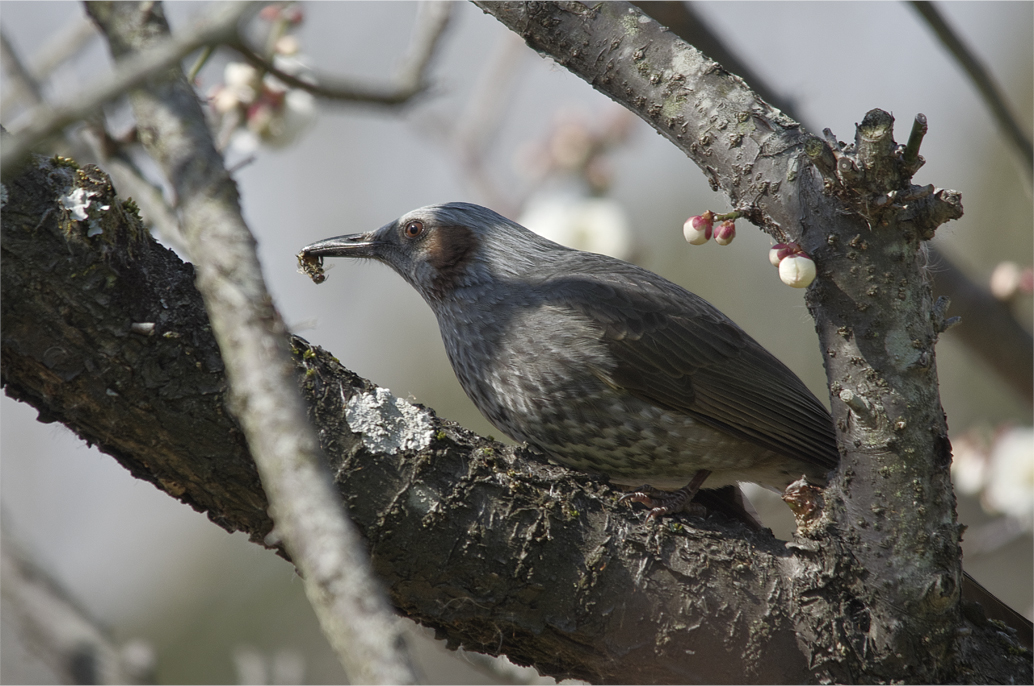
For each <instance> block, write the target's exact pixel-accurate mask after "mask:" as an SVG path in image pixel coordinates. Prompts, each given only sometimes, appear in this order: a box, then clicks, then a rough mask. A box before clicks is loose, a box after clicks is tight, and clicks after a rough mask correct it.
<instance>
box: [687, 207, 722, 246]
mask: <svg viewBox="0 0 1034 686" xmlns="http://www.w3.org/2000/svg"><path fill="white" fill-rule="evenodd" d="M713 221H714V213H713V212H711V211H710V210H708V211H707V212H704V213H703V214H701V215H697V216H695V217H690V218H689V219H687V220H686V223H685V224H683V225H682V235H683V236H685V237H686V241H687V242H688V243H689V244H690V245H703V244H704V243H706V242H707V241H709V240H711V230H712V222H713Z"/></svg>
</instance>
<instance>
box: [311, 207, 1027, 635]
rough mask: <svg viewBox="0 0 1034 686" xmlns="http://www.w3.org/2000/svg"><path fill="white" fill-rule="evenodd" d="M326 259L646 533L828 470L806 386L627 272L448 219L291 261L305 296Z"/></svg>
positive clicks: (678, 294) (967, 593)
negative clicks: (398, 280)
mask: <svg viewBox="0 0 1034 686" xmlns="http://www.w3.org/2000/svg"><path fill="white" fill-rule="evenodd" d="M325 257H350V258H363V259H373V260H376V261H379V262H383V263H385V264H387V265H388V266H390V267H391V268H392V269H394V270H395V271H396V272H397V273H398V274H399V275H400V276H402V278H403V279H405V280H406V281H407V282H408V283H409V284H410V285H411V286H413V287H414V288H415V289H416V290H417V292H419V293H420V295H421V296H423V298H424V300H425V301H426V302H427V304H428V305H429V306H430V307H431V310H432V311H433V312H434V315H435V317H436V318H437V320H438V326H439V329H440V331H441V335H442V341H443V342H444V344H445V350H446V352H447V354H448V356H449V361H450V362H451V363H452V367H453V370H454V371H455V372H456V376H457V378H458V379H459V382H460V385H461V386H462V387H463V390H464V391H465V392H466V394H467V395H468V396H469V397H470V399H471V400H472V401H473V402H474V405H476V406H477V408H478V409H479V410H480V411H481V413H482V414H484V415H485V417H486V418H487V419H488V420H489V421H490V422H491V423H492V424H493V425H494V426H496V427H497V428H498V429H499V430H500V431H502V432H503V433H505V434H506V435H508V436H510V437H511V438H512V439H514V440H516V441H520V442H526V443H527V444H529V445H531V446H533V447H534V448H536V449H537V450H538V451H540V452H541V453H543V454H544V455H545V456H546V457H547V458H549V459H551V460H553V461H555V462H557V463H559V464H562V465H566V466H568V467H571V468H573V469H576V470H580V471H584V472H591V473H596V474H602V475H604V476H607V477H608V478H609V479H610V481H611V482H613V483H616V484H618V485H621V486H633V484H637V483H639V484H641V485H638V486H633V489H632V490H631V491H630V492H628V493H626V494H625V496H623V498H622V499H625V500H629V501H631V502H639V503H642V504H644V505H646V506H647V507H649V508H650V511H649V514H648V515H647V517H648V519H656V518H659V517H662V516H664V515H668V514H672V513H676V512H681V511H685V510H687V509H690V506H691V505H692V504H693V502H692V501H693V498H694V497H695V496H696V495H697V492H698V491H699V490H700V489H701V488H704V489H705V490H704V493H707V492H714V493H719V492H720V491H722V490H724V491H726V495H727V494H728V489H730V488H732V489H735V485H736V484H737V483H739V482H744V481H746V482H753V483H757V484H760V485H762V486H766V487H768V488H770V489H772V490H776V491H779V490H783V489H785V488H786V487H787V486H788V485H790V484H791V483H793V482H795V481H797V480H798V479H800V478H801V477H803V478H804V480H805V481H806V482H807V483H810V484H813V485H816V486H820V487H821V486H825V485H826V484H827V482H828V480H829V478H830V476H831V474H832V472H833V470H835V469H836V468H837V466H838V463H839V458H840V455H839V451H838V448H837V442H836V432H835V429H834V425H833V420H832V416H831V415H830V413H829V411H828V410H826V408H825V407H824V406H823V405H822V403H821V402H819V400H818V399H817V398H816V397H815V396H814V394H812V393H811V391H809V390H808V388H807V387H806V386H805V385H804V383H803V382H802V381H801V380H800V379H799V378H798V377H797V376H796V375H795V374H794V373H793V372H792V371H790V369H789V368H787V367H786V365H784V364H783V363H782V362H780V361H779V360H778V359H777V358H776V357H775V356H774V355H772V354H771V353H770V352H768V351H767V350H765V348H763V347H762V346H761V345H760V344H759V343H758V342H757V341H755V340H754V339H753V338H751V337H750V336H749V335H747V333H746V332H744V331H743V330H742V329H741V328H740V327H739V326H737V325H736V324H734V323H733V322H732V320H730V319H729V318H728V317H726V316H725V315H724V314H722V313H721V312H720V311H719V310H718V309H717V308H716V307H714V306H713V305H711V304H710V303H708V302H707V301H706V300H704V299H703V298H701V297H700V296H698V295H696V294H694V293H691V292H690V291H688V290H686V289H685V288H683V287H681V286H679V285H677V284H675V283H673V282H671V281H669V280H667V279H665V278H663V277H661V276H659V275H657V274H655V273H653V272H651V271H648V270H646V269H643V268H642V267H638V266H636V265H633V264H630V263H628V262H624V261H622V260H618V259H616V258H613V257H608V256H605V255H598V254H595V253H589V252H583V251H580V250H574V249H571V248H567V247H565V246H562V245H560V244H558V243H554V242H553V241H550V240H548V239H546V238H543V237H542V236H539V235H538V234H536V233H534V232H532V231H530V230H528V229H526V228H524V227H523V226H521V225H520V224H517V223H516V222H513V221H511V220H509V219H507V218H505V217H503V216H502V215H500V214H497V213H496V212H494V211H492V210H490V209H487V208H485V207H481V206H479V205H474V204H470V203H462V202H453V203H447V204H442V205H429V206H427V207H422V208H419V209H416V210H413V211H411V212H408V213H407V214H404V215H402V216H401V217H399V218H398V219H396V220H395V221H393V222H390V223H388V224H385V225H384V226H382V227H381V228H380V229H377V230H376V231H372V232H369V233H358V234H349V235H344V236H336V237H334V238H327V239H325V240H322V241H318V242H316V243H313V244H311V245H308V246H306V247H305V248H303V249H302V250H301V252H300V253H299V254H298V260H299V264H300V266H301V269H302V271H303V272H304V273H306V274H308V275H309V276H310V277H312V278H313V280H314V281H316V282H317V283H321V282H322V281H323V280H324V278H325V277H324V275H323V271H322V260H323V258H325ZM713 489H719V490H718V491H713ZM735 493H736V494H738V493H739V491H738V490H736V491H735ZM721 500H722V499H721V498H714V499H710V500H709V501H708V502H709V503H710V504H720V503H721ZM740 503H742V501H738V500H737V497H736V496H733V497H732V501H731V504H732V505H733V509H735V505H736V504H740ZM740 512H741V513H743V510H740ZM746 515H747V517H748V518H749V517H750V514H749V511H747V512H746ZM735 516H742V514H739V515H735ZM748 523H749V521H748ZM752 528H753V527H752ZM962 597H963V600H964V601H965V602H970V603H971V602H976V603H978V604H979V605H980V606H981V607H982V608H983V610H984V612H985V613H986V616H987V617H988V618H992V619H997V620H1000V621H1003V622H1005V623H1006V624H1007V625H1008V626H1010V627H1012V628H1013V629H1015V630H1016V631H1017V636H1018V638H1019V640H1020V641H1021V642H1022V643H1023V645H1025V646H1027V648H1028V649H1030V647H1031V646H1032V644H1034V625H1032V624H1031V621H1030V620H1029V619H1027V618H1026V617H1024V616H1023V615H1021V614H1019V613H1018V612H1016V611H1015V610H1013V609H1012V608H1011V607H1009V606H1008V605H1007V604H1005V603H1004V602H1002V601H1001V600H999V599H998V598H996V597H995V596H994V595H992V594H991V593H990V592H989V591H987V590H986V589H985V588H983V586H981V585H980V584H979V583H977V581H976V580H974V579H973V577H971V576H970V575H969V574H967V573H963V584H962Z"/></svg>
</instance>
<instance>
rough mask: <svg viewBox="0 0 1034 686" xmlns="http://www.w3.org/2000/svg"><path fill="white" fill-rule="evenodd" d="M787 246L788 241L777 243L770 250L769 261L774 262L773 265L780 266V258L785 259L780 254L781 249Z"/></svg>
mask: <svg viewBox="0 0 1034 686" xmlns="http://www.w3.org/2000/svg"><path fill="white" fill-rule="evenodd" d="M785 248H786V243H776V244H775V245H773V246H772V247H771V248H770V249H769V251H768V261H769V262H771V263H772V266H773V267H778V266H779V260H781V259H783V258H782V257H780V256H779V251H780V250H784V249H785Z"/></svg>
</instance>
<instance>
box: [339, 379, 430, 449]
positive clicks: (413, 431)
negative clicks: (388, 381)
mask: <svg viewBox="0 0 1034 686" xmlns="http://www.w3.org/2000/svg"><path fill="white" fill-rule="evenodd" d="M345 419H346V420H347V421H348V425H349V426H350V427H351V428H352V431H354V432H356V433H359V434H362V437H363V446H364V447H366V449H367V450H369V451H371V452H375V453H388V454H389V455H393V454H395V453H397V452H398V451H399V450H423V449H424V448H426V447H428V446H429V445H431V441H432V439H433V438H434V430H433V423H432V421H431V415H430V413H429V412H428V411H427V410H425V409H423V408H420V407H417V406H416V405H413V404H412V403H409V402H406V401H405V400H403V399H402V398H396V397H395V396H394V395H392V394H391V391H389V390H388V389H386V388H377V389H376V390H374V391H373V392H372V393H357V394H356V395H354V396H352V397H351V398H350V399H349V401H348V404H347V405H346V406H345Z"/></svg>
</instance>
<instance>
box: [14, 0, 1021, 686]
mask: <svg viewBox="0 0 1034 686" xmlns="http://www.w3.org/2000/svg"><path fill="white" fill-rule="evenodd" d="M486 6H488V5H487V4H486ZM489 9H490V11H492V12H493V13H494V14H496V15H497V16H498V17H499V18H500V19H501V20H502V21H504V23H506V24H507V25H509V26H511V27H512V28H514V30H517V31H519V32H520V33H521V34H522V35H523V36H525V38H526V40H528V42H529V44H530V45H532V47H534V48H536V49H537V50H539V51H541V52H545V53H549V54H551V55H553V56H554V58H555V59H557V60H558V61H560V62H561V63H562V64H563V65H564V66H566V67H567V68H568V69H570V70H572V71H573V72H574V73H576V74H578V75H580V76H582V77H583V78H585V79H586V80H588V81H589V82H590V83H592V84H593V85H594V86H596V87H597V88H599V89H600V90H602V91H604V92H605V93H607V94H608V95H609V96H611V97H613V98H614V99H616V100H618V101H619V102H621V103H623V104H625V105H626V106H628V107H629V108H630V109H632V110H633V111H635V112H637V113H638V114H640V115H641V116H643V117H644V118H645V119H647V121H649V122H651V123H652V124H653V125H654V126H655V127H657V128H658V130H659V131H661V132H662V133H664V135H666V136H667V137H668V138H670V139H671V140H672V141H673V142H675V144H676V145H678V146H679V147H680V148H681V149H683V150H685V151H686V152H687V154H688V155H689V156H690V157H691V158H692V159H693V160H694V161H696V162H697V163H698V164H700V165H701V168H702V169H704V171H705V173H706V174H707V175H708V177H709V178H710V179H711V180H712V183H713V184H714V185H715V187H716V188H719V187H720V188H722V189H723V190H725V191H726V192H727V193H728V194H729V196H730V198H731V199H732V202H733V203H734V204H735V205H737V206H738V207H739V208H741V209H742V210H743V211H745V212H746V213H747V214H748V216H749V217H750V218H751V220H752V221H754V222H756V223H758V224H759V225H761V226H762V227H763V228H764V229H765V230H766V231H768V232H769V233H771V234H772V235H773V236H776V237H778V238H779V239H780V240H789V239H794V240H797V241H798V242H800V243H802V245H804V247H805V249H806V250H808V252H809V253H811V254H812V255H813V256H815V257H816V261H817V264H818V267H819V280H818V281H817V282H816V283H817V284H818V285H817V286H816V287H814V288H812V290H811V293H810V297H809V304H810V306H811V308H812V311H813V312H814V313H815V314H816V317H817V320H818V327H819V333H820V340H821V343H822V346H823V349H824V350H825V351H826V355H827V357H826V363H827V370H828V373H829V377H830V381H831V384H832V388H833V391H834V392H833V406H834V415H835V417H836V418H837V421H838V429H839V431H840V437H841V447H842V455H843V460H844V467H843V474H844V475H845V478H842V479H840V480H839V481H837V482H836V483H835V484H834V485H833V487H832V488H831V489H828V490H827V492H826V495H825V502H826V507H825V508H824V509H823V510H822V511H821V514H820V515H819V516H818V517H815V518H813V519H810V520H805V521H803V522H802V528H801V530H800V531H799V535H798V537H797V538H796V540H795V541H794V542H793V543H791V544H789V545H784V544H783V543H781V542H779V541H776V540H775V539H773V538H772V537H771V536H770V535H768V534H766V533H754V532H751V531H749V530H747V529H746V528H745V527H743V526H740V525H738V524H736V523H731V522H726V521H724V520H721V519H718V518H710V519H707V520H700V519H681V518H673V519H670V520H668V521H667V522H665V523H664V525H663V526H661V527H656V526H644V525H643V524H642V523H641V521H640V519H639V516H637V515H635V514H633V513H630V512H629V511H628V510H625V509H623V508H618V507H616V506H615V504H614V500H615V497H614V494H613V492H612V491H610V489H609V488H607V487H606V486H605V485H603V484H601V483H599V482H597V481H595V480H593V479H592V478H590V477H586V476H585V475H581V474H577V473H574V472H570V471H568V470H564V469H560V468H556V467H552V466H548V465H545V464H543V463H541V462H538V461H536V460H534V459H529V458H531V457H533V456H531V455H530V453H528V451H526V450H521V449H516V450H514V449H509V448H505V447H503V446H501V445H499V444H496V443H492V442H489V441H486V440H485V439H482V438H480V437H477V436H474V435H473V434H470V433H469V432H467V431H464V430H463V429H461V428H459V427H456V426H454V425H452V424H449V423H447V422H442V421H441V420H438V419H437V418H436V417H435V416H434V414H433V413H432V412H430V411H428V410H425V409H423V408H420V407H419V406H412V405H410V404H409V403H405V402H404V401H400V400H397V399H394V398H392V397H391V396H390V395H389V394H386V392H385V391H384V390H383V389H377V388H376V387H374V386H373V385H372V384H370V383H369V382H366V381H364V380H362V379H359V378H358V377H356V376H355V375H353V374H351V373H350V372H348V371H347V370H344V369H343V368H342V367H341V366H340V365H339V364H338V363H337V361H336V360H334V359H333V358H332V357H330V356H329V355H327V354H326V353H325V352H323V351H322V350H320V349H318V348H313V347H311V346H308V344H306V343H305V342H304V341H302V340H301V339H295V340H294V344H295V347H296V359H297V361H298V364H299V369H300V377H299V378H300V381H301V383H302V385H303V387H304V389H305V393H306V396H307V398H308V401H309V403H310V408H311V412H312V415H313V418H314V420H315V421H316V423H317V427H318V430H319V433H320V440H321V444H322V445H323V448H324V450H325V451H326V453H327V454H328V455H329V456H330V460H331V462H332V465H331V466H332V469H333V470H334V473H335V475H336V479H337V482H338V485H339V487H340V489H341V492H342V495H343V497H344V498H345V499H346V501H347V502H348V505H349V508H350V511H351V514H352V517H353V519H354V520H355V522H356V524H357V525H358V527H359V528H360V530H361V531H362V532H363V535H364V536H365V537H366V539H367V541H368V543H369V545H370V550H371V555H372V559H373V563H374V566H375V568H376V570H377V571H378V573H379V574H380V575H381V576H382V578H384V579H385V580H386V582H387V583H388V584H389V586H390V592H391V595H392V600H393V602H394V603H395V605H396V606H397V607H398V608H399V609H400V610H401V611H402V612H404V613H405V614H407V615H408V616H410V617H412V618H414V619H416V620H418V621H420V622H422V623H425V624H427V625H429V626H432V627H434V628H435V629H436V630H437V631H438V632H439V635H441V636H442V637H444V638H446V639H447V640H448V641H449V642H450V644H452V645H463V646H465V647H468V648H471V649H474V650H480V651H484V652H488V653H492V654H498V653H506V654H507V655H508V656H510V657H511V658H512V659H514V660H515V661H516V662H518V663H522V664H534V665H535V666H536V667H538V668H539V669H540V671H542V672H544V673H548V674H551V675H554V676H557V677H577V678H582V679H587V680H589V681H594V682H625V683H633V682H648V681H649V682H683V683H686V682H742V681H752V682H813V681H830V680H832V681H888V680H906V681H931V680H939V681H947V680H956V681H1001V682H1006V681H1018V682H1026V683H1029V682H1030V681H1031V679H1032V672H1031V654H1030V652H1029V651H1026V650H1024V649H1023V648H1021V647H1020V646H1019V645H1018V644H1017V643H1016V641H1015V640H1013V638H1011V637H1010V635H1009V633H1008V631H1007V630H1004V629H1003V628H1002V627H1001V626H999V625H997V624H994V623H991V622H988V621H987V620H986V619H985V618H983V616H982V614H981V613H980V612H979V610H978V609H976V608H974V607H972V606H967V605H965V604H962V605H960V603H959V593H958V585H959V565H958V531H957V528H956V525H955V522H954V508H953V504H954V503H953V497H952V495H951V489H950V483H949V482H948V480H947V466H948V465H947V463H948V458H949V456H950V452H949V446H948V444H947V439H946V437H945V436H946V435H945V432H944V422H943V415H942V414H941V412H940V406H939V402H938V400H937V391H936V388H937V386H936V372H935V367H934V364H933V359H934V358H933V343H934V341H935V339H936V335H937V333H938V332H939V329H940V327H941V325H942V323H943V311H942V308H938V307H936V306H935V304H934V303H932V302H931V299H930V296H929V289H928V286H927V285H926V284H925V282H923V280H922V279H921V277H920V275H921V273H922V271H921V266H922V258H921V250H920V246H921V241H922V240H923V239H924V238H928V237H929V235H932V231H933V229H934V228H936V226H937V224H939V223H940V222H942V221H944V220H945V219H946V218H949V217H950V216H952V215H953V213H957V212H958V211H960V210H961V205H960V204H959V203H958V199H957V197H955V196H953V195H951V194H943V193H942V194H938V193H934V192H932V190H930V191H928V190H926V189H918V188H916V187H913V186H911V185H910V184H909V178H910V175H911V173H912V172H914V168H913V167H914V166H915V164H914V163H912V162H907V156H905V157H903V156H902V155H899V154H898V153H899V151H898V148H897V147H896V146H895V145H894V143H893V140H892V139H889V138H888V135H886V134H887V133H888V132H887V128H886V124H887V121H886V119H885V118H884V117H883V116H882V114H883V113H876V114H872V120H871V121H868V125H867V122H863V126H862V128H861V129H860V131H859V136H858V138H857V140H856V143H855V145H854V146H852V147H848V146H843V145H841V144H839V143H835V142H834V141H822V140H820V139H817V138H815V137H813V136H808V135H807V134H805V133H804V132H802V131H801V130H800V128H799V127H798V126H797V125H796V124H795V123H794V122H792V121H790V120H789V119H788V118H786V117H785V116H783V115H782V114H781V113H779V112H778V111H775V110H773V109H772V108H770V107H768V106H767V105H766V104H765V103H764V102H762V101H760V100H759V99H757V98H756V97H755V96H754V95H753V93H751V92H750V91H749V89H747V87H746V86H745V84H743V82H742V81H741V80H740V79H738V78H737V77H734V76H731V75H729V74H728V73H726V72H725V71H724V70H722V68H721V67H720V66H718V65H716V64H714V63H712V62H709V61H708V60H706V58H704V57H703V56H701V55H700V54H699V53H698V52H696V51H695V50H694V49H693V48H691V47H689V46H686V45H685V44H683V43H681V42H680V41H678V40H677V39H675V38H674V37H673V36H671V35H670V34H668V33H667V32H666V31H664V30H663V29H662V28H661V27H659V26H658V25H657V24H656V23H654V22H653V21H652V20H650V19H648V18H646V17H644V16H642V15H641V14H640V13H639V12H638V11H637V10H635V9H634V8H631V7H629V6H628V5H625V4H624V3H601V4H598V5H594V6H592V7H587V6H585V5H582V4H578V3H497V4H491V5H490V6H489ZM808 151H811V152H813V153H814V154H812V155H811V156H809V154H808ZM812 160H814V165H815V166H813V162H812ZM830 160H832V164H829V161H830ZM902 160H905V161H902ZM76 188H86V189H87V190H92V191H96V192H97V194H96V195H94V196H92V198H90V200H91V202H90V207H89V208H88V209H87V210H86V211H87V213H88V218H87V219H84V220H82V221H78V220H76V219H75V218H74V217H73V216H72V214H71V212H72V211H73V210H70V209H68V204H67V203H66V204H62V203H61V201H60V199H61V198H69V199H74V198H79V200H81V199H82V196H81V195H74V191H75V189H76ZM6 190H7V194H6V196H5V197H6V200H5V206H4V208H3V222H2V225H3V241H2V246H0V247H2V252H0V255H2V259H3V265H2V271H0V275H2V279H3V282H2V287H3V290H4V296H5V297H4V298H3V300H2V301H0V305H2V308H3V312H2V315H3V320H4V328H3V333H2V363H3V364H2V371H3V382H4V384H5V387H6V390H7V392H8V394H9V395H12V396H13V397H16V398H19V399H22V400H25V401H28V402H31V403H32V404H33V405H34V406H36V407H37V408H39V409H40V412H41V417H42V418H44V419H45V420H50V421H54V420H60V421H62V422H64V423H66V424H68V425H69V426H70V427H71V428H73V430H75V431H77V432H78V433H79V434H80V435H81V436H83V437H84V438H85V439H86V440H88V441H90V442H93V443H96V444H97V445H98V446H99V447H100V448H101V449H102V450H105V451H106V452H108V453H110V454H112V455H113V456H115V457H116V458H117V459H119V460H120V462H122V463H123V464H126V466H127V467H128V468H129V469H130V470H131V471H133V473H134V474H136V475H137V476H139V477H141V478H145V479H147V480H149V481H151V482H152V483H155V484H156V485H157V486H159V487H160V488H163V489H164V490H166V491H167V492H169V493H170V494H172V495H173V496H174V497H178V498H180V499H181V500H184V501H185V502H188V503H190V504H192V505H193V506H194V507H196V508H198V509H200V510H202V511H205V512H208V513H209V516H210V517H212V518H213V520H214V521H216V522H218V523H220V524H221V525H222V526H224V527H226V528H228V529H231V530H235V529H240V530H244V531H248V532H249V533H250V534H251V536H252V538H253V540H256V541H261V540H263V539H264V537H265V535H266V534H267V533H268V531H269V527H270V522H269V520H268V518H267V517H266V514H265V500H264V498H263V496H262V493H261V487H260V485H259V482H258V478H257V475H256V474H255V471H254V468H253V467H252V463H251V459H250V456H249V455H248V454H247V451H246V448H245V446H244V444H243V441H242V440H241V439H240V432H239V430H238V429H237V428H236V426H235V425H234V421H233V420H232V419H231V417H230V415H229V414H228V413H227V412H226V411H225V409H224V403H225V387H224V381H223V376H222V368H221V362H220V361H219V360H220V358H219V356H218V351H217V349H216V347H215V344H214V340H212V337H211V334H210V332H208V330H207V328H206V327H207V322H206V319H205V317H204V314H203V312H204V310H203V308H202V306H201V303H200V298H199V296H198V295H197V294H196V292H192V286H191V284H190V281H191V280H192V278H193V273H192V270H191V269H190V267H189V266H187V265H182V264H181V263H179V261H178V259H177V258H175V256H174V255H173V254H172V253H169V252H168V251H165V250H164V249H162V248H160V247H159V246H157V245H156V244H154V243H153V242H151V241H150V238H149V237H148V236H147V235H146V234H145V233H144V232H143V231H142V229H141V228H140V225H139V221H138V220H137V219H136V216H135V213H134V212H133V211H132V208H131V207H128V206H126V205H124V204H122V203H121V202H120V201H119V199H118V198H116V197H114V196H113V195H112V193H111V189H110V187H109V186H108V184H107V181H106V179H105V178H104V177H103V175H101V174H99V173H98V172H97V171H96V170H94V169H84V170H81V171H80V170H77V169H75V168H73V167H72V166H71V165H69V164H62V163H56V164H55V163H54V162H45V161H41V162H39V163H37V164H36V165H33V166H32V167H31V168H30V169H29V170H28V172H27V173H26V175H25V176H23V177H21V178H19V179H18V180H16V181H15V182H13V183H11V184H9V185H8V187H7V189H6ZM891 192H893V193H894V195H893V196H891V195H890V193H891ZM72 204H73V205H74V204H75V203H74V202H73V203H72ZM873 208H879V211H876V210H875V209H873ZM149 323H153V324H154V327H153V333H150V334H149V333H148V332H149V331H150V327H147V326H139V325H140V324H149ZM134 324H137V326H134ZM169 389H173V390H172V392H170V390H169ZM888 562H890V563H892V564H890V565H888Z"/></svg>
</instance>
